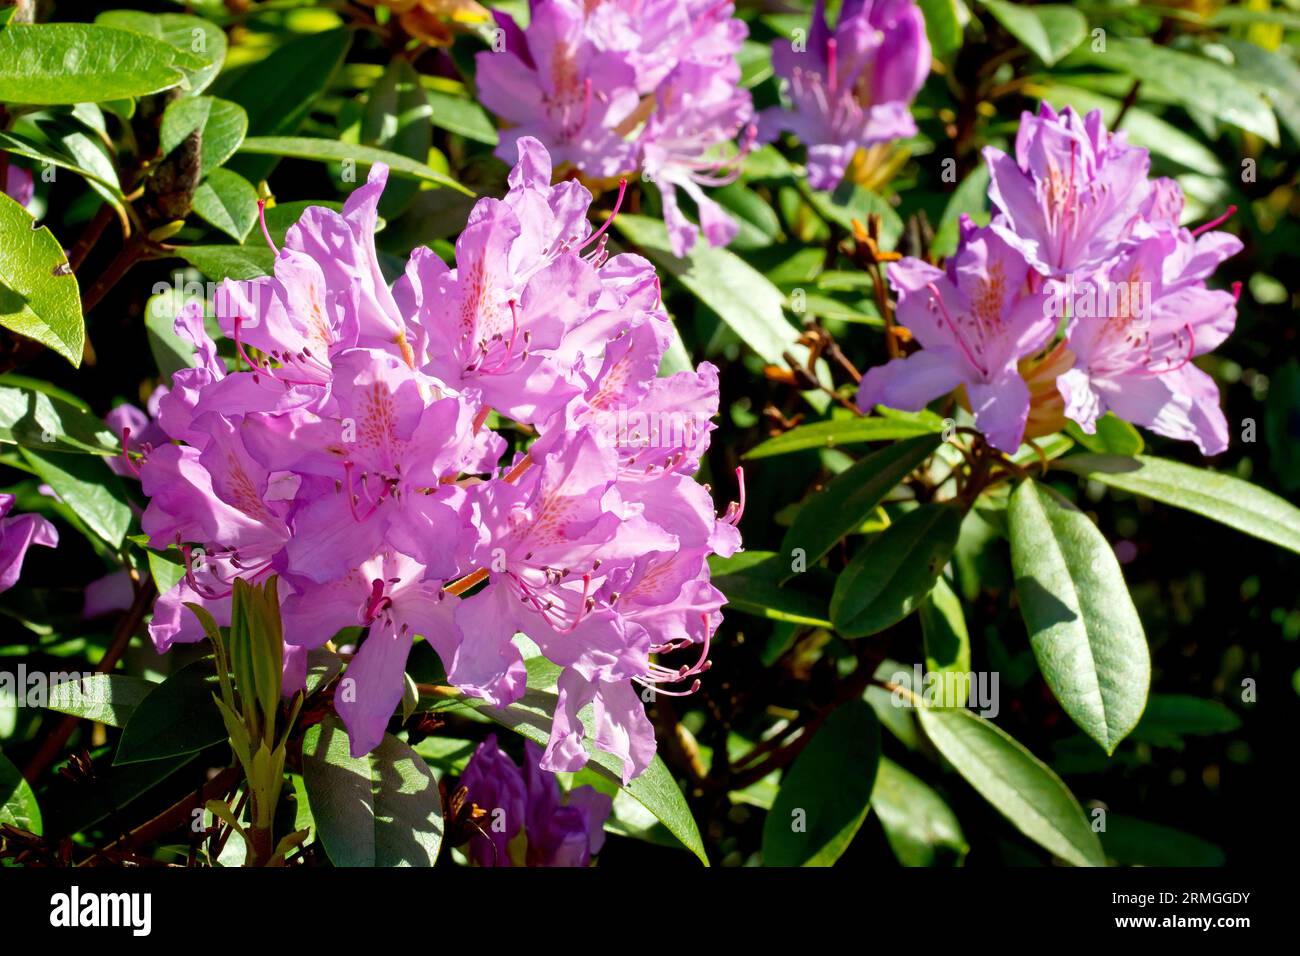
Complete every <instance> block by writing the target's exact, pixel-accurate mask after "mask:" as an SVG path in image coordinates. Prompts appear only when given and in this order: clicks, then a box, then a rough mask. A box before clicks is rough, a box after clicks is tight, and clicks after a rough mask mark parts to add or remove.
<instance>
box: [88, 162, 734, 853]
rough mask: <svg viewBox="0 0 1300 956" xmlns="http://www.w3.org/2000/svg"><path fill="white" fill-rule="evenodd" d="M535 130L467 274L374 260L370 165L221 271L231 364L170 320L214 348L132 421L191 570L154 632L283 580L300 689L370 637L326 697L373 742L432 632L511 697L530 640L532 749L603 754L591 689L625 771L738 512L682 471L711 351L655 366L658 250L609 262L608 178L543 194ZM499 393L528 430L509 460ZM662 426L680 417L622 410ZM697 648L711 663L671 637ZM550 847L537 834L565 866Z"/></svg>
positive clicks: (153, 532)
mask: <svg viewBox="0 0 1300 956" xmlns="http://www.w3.org/2000/svg"><path fill="white" fill-rule="evenodd" d="M518 145H519V162H518V164H517V165H516V166H515V168H514V170H513V171H512V172H511V174H510V179H509V182H510V191H509V192H508V194H507V195H506V196H505V197H504V198H503V199H501V200H492V199H485V200H482V201H480V202H479V203H478V204H477V205H476V206H475V207H474V209H473V210H472V212H471V214H470V218H469V223H468V225H467V227H466V229H465V231H464V232H463V233H462V235H461V236H460V239H459V241H458V242H457V246H456V262H455V265H454V267H453V268H448V267H447V265H446V264H445V263H443V262H442V261H441V260H440V259H439V258H438V257H437V256H436V255H434V253H432V252H431V251H429V250H428V249H418V250H416V251H415V252H414V253H413V254H412V256H411V258H410V261H409V262H408V263H407V268H406V270H405V272H404V274H403V275H402V276H401V277H400V278H399V279H398V281H397V282H396V283H394V284H393V285H392V286H391V287H389V286H388V285H387V283H386V282H385V281H384V280H383V277H382V275H381V274H380V273H379V272H378V266H377V255H376V252H375V248H374V242H373V235H372V233H373V227H374V209H375V207H376V205H377V203H378V201H379V197H380V192H381V190H382V188H383V184H384V181H385V178H386V170H385V169H384V168H383V167H382V166H379V167H376V168H375V169H373V170H372V172H371V175H370V178H369V181H368V182H367V184H366V185H365V186H363V187H361V188H359V189H358V190H357V191H356V192H355V193H354V194H353V195H352V197H350V198H349V199H348V201H347V203H346V204H345V205H344V210H343V214H342V215H339V214H337V213H332V212H330V211H329V210H320V209H312V210H309V211H308V212H307V213H305V214H304V216H303V218H302V219H301V220H300V221H299V223H298V224H297V225H295V226H294V227H292V228H291V229H290V230H289V233H288V236H287V238H286V241H285V246H284V248H283V249H280V250H277V255H276V259H275V267H274V274H273V275H271V276H268V277H265V278H263V279H257V280H253V281H250V282H228V283H226V284H225V285H224V286H223V288H222V289H221V290H220V294H219V295H218V296H217V302H216V311H217V318H218V321H219V324H220V326H221V328H222V330H223V331H224V332H225V334H226V335H228V336H229V337H230V338H231V339H233V342H234V351H235V354H236V355H237V359H236V360H235V361H234V362H232V363H231V365H229V366H228V365H227V363H226V362H225V361H224V360H223V359H221V358H220V357H219V356H218V354H217V348H216V344H215V343H214V342H213V341H212V339H211V338H209V336H208V334H207V332H206V331H205V328H204V323H203V315H202V313H201V311H200V310H199V309H198V307H197V306H191V307H189V308H187V309H186V310H184V311H182V313H181V315H180V316H178V318H177V320H176V325H175V327H176V331H177V333H178V334H179V335H180V336H181V337H182V338H184V339H187V340H189V341H190V342H191V343H193V346H194V352H195V357H196V363H195V366H194V367H192V368H186V369H182V370H180V371H179V372H177V373H176V375H175V376H174V377H173V382H172V388H171V390H170V391H168V392H166V394H163V395H161V396H159V397H158V398H157V401H156V402H152V403H151V411H154V410H155V409H154V408H153V407H152V406H156V416H155V421H154V422H153V423H150V422H148V420H147V419H146V418H145V417H144V416H143V414H142V413H139V412H138V411H135V410H133V409H122V410H119V411H116V412H115V413H114V423H115V426H118V425H120V426H122V427H123V430H124V431H125V432H126V433H127V434H126V437H127V444H128V446H129V447H131V448H132V449H133V450H134V451H135V452H136V453H138V454H139V455H140V456H141V457H142V458H143V461H142V464H141V465H140V466H139V473H140V477H141V487H142V489H143V491H144V493H145V494H146V495H147V496H148V497H149V505H148V508H147V509H146V511H145V514H144V516H143V518H142V521H141V524H142V527H143V529H144V531H145V533H146V534H148V535H149V538H150V544H151V546H152V547H154V548H158V549H165V548H168V547H171V546H178V547H179V548H180V551H181V556H182V558H183V560H184V562H185V574H184V576H183V577H182V578H181V580H180V581H179V582H178V583H177V585H176V586H175V587H174V588H172V589H171V590H169V591H168V592H167V593H166V594H164V595H162V596H161V597H159V599H158V601H157V604H156V606H155V609H154V616H153V620H152V622H151V624H150V634H151V636H152V638H153V640H154V643H155V645H156V646H157V647H158V649H159V650H160V651H163V650H166V649H167V648H168V647H170V646H171V645H172V644H173V643H176V642H187V641H197V640H201V639H202V636H203V633H202V630H201V628H200V627H199V626H198V623H197V621H196V620H195V618H194V616H193V615H192V614H190V613H189V612H188V611H187V610H186V609H185V605H186V604H197V605H199V606H200V607H203V608H204V609H206V610H207V611H208V612H209V613H211V614H212V616H213V617H214V619H215V620H216V621H217V623H218V624H220V625H226V624H228V623H229V620H230V610H231V609H230V603H231V593H232V589H233V585H234V581H235V579H236V578H244V579H246V580H250V581H257V580H261V579H264V578H266V577H269V576H270V575H277V576H278V577H279V578H280V581H281V584H282V586H281V588H280V591H279V593H280V596H281V615H282V618H283V622H284V634H285V643H286V653H285V683H284V687H285V690H286V693H292V692H293V691H294V690H296V689H298V688H300V687H301V686H302V684H303V680H304V675H305V669H304V668H305V655H306V651H307V650H308V649H310V648H315V647H320V646H322V645H323V644H325V643H326V642H327V641H329V640H330V639H331V638H333V637H334V636H335V635H336V634H337V633H338V632H339V631H340V630H342V629H344V628H353V627H361V628H364V629H365V633H364V635H363V636H362V638H361V640H360V642H359V649H358V650H357V652H356V654H355V655H354V656H352V657H351V659H350V660H349V662H348V666H347V669H346V672H345V673H344V675H343V677H342V678H341V680H340V682H339V684H338V687H337V689H336V692H335V695H334V703H335V708H336V710H337V711H338V713H339V715H340V716H341V717H342V719H343V721H344V724H345V725H346V726H347V729H348V734H349V737H350V743H351V749H352V753H353V754H354V755H360V754H363V753H366V752H367V751H369V750H371V749H373V748H374V747H375V746H377V745H378V744H379V742H380V741H381V740H382V739H383V735H384V733H385V730H386V728H387V726H388V724H389V721H390V720H391V718H392V716H393V713H394V711H395V710H396V709H397V706H398V703H399V702H400V700H401V697H402V693H403V690H404V687H405V678H404V676H403V675H404V671H405V666H406V661H407V657H408V655H409V653H410V650H411V646H412V643H413V641H415V640H420V639H423V640H425V641H428V643H429V644H430V646H431V647H433V649H434V650H435V651H436V652H437V653H438V655H439V657H440V658H441V660H442V663H443V665H444V667H445V668H446V671H447V675H448V680H449V682H451V683H452V684H454V685H455V686H456V687H457V688H459V689H460V690H461V691H463V692H464V693H466V694H471V695H475V696H478V697H482V698H484V699H486V700H488V701H490V702H491V703H493V704H497V705H505V704H510V703H512V702H514V701H516V700H518V699H519V698H520V697H521V696H522V695H523V693H524V691H525V689H526V682H527V671H526V668H525V666H524V661H523V658H522V655H521V651H520V649H519V646H517V645H516V644H515V641H514V638H515V636H516V634H520V633H522V634H524V635H526V636H527V637H529V638H531V640H532V641H533V642H534V643H535V644H536V645H537V646H538V647H540V648H541V649H542V651H543V653H544V654H545V655H546V656H547V657H548V658H550V660H552V661H553V662H554V663H556V664H558V665H560V667H561V668H563V673H562V676H561V677H560V679H559V687H558V691H559V693H558V702H557V713H556V716H555V720H554V726H553V730H552V740H551V742H550V745H549V746H548V747H547V749H546V752H545V754H544V755H541V754H540V753H539V759H544V761H545V765H546V768H547V769H549V770H560V769H563V770H576V769H577V768H578V767H580V766H582V764H583V763H585V761H586V759H587V749H586V738H587V736H588V732H587V728H586V727H585V726H584V725H583V723H582V721H581V720H579V719H578V712H579V711H580V710H581V709H582V708H583V707H585V706H586V705H587V704H592V705H593V719H592V720H591V721H590V723H591V725H592V733H591V736H592V737H594V741H595V743H596V745H597V746H599V747H602V748H604V749H605V750H606V751H608V752H609V753H611V754H614V755H615V756H618V757H620V758H621V759H622V760H623V764H624V779H625V780H630V779H631V777H632V776H634V775H635V774H637V773H640V772H641V771H642V770H644V769H645V767H646V766H647V765H648V764H649V762H650V760H651V759H652V758H653V756H654V752H655V742H654V734H653V730H652V728H651V726H650V723H649V721H648V720H647V718H646V716H645V712H644V708H643V705H642V702H641V699H640V697H639V696H638V694H637V692H636V691H635V690H634V684H642V685H649V686H654V687H656V688H658V689H659V691H660V692H662V693H684V692H688V691H686V690H683V689H680V688H679V689H677V690H674V689H673V687H674V686H676V685H680V684H682V683H683V682H685V681H687V680H691V679H692V678H694V676H695V675H696V674H699V673H702V672H703V671H704V670H705V669H706V668H707V666H708V661H707V651H708V647H709V641H710V637H711V635H712V633H713V631H714V630H716V628H717V626H718V623H719V621H720V619H721V615H720V613H719V609H720V608H721V606H722V603H723V598H722V596H721V595H720V594H719V593H718V592H717V591H716V590H715V589H714V588H713V587H712V586H711V585H710V584H709V576H708V566H707V563H706V559H707V558H708V556H709V555H710V554H712V553H722V554H729V553H732V552H734V551H735V550H736V549H737V548H738V547H739V544H740V542H739V535H738V532H737V531H736V528H735V523H736V520H737V518H738V512H737V511H736V510H734V509H733V510H731V511H729V512H728V516H727V517H726V518H722V519H720V518H719V517H718V516H717V514H716V513H715V512H714V508H713V504H712V501H711V500H710V499H709V496H708V494H707V492H706V491H705V490H704V488H703V487H702V486H700V485H699V484H697V483H696V482H695V481H694V480H693V478H692V477H691V475H692V474H693V473H694V471H695V470H696V469H697V468H698V467H699V462H700V457H701V456H702V455H703V454H704V452H705V450H706V449H707V447H708V438H709V434H710V431H711V429H712V425H711V423H710V422H709V421H708V418H709V417H711V416H712V415H713V414H714V413H716V411H717V407H718V385H717V372H716V370H715V369H714V368H713V367H712V366H709V365H703V366H701V367H700V369H699V370H698V371H696V372H693V373H682V374H678V375H675V376H673V377H671V378H665V379H659V378H657V377H656V375H657V370H658V367H659V364H660V361H661V359H662V357H663V353H664V351H665V349H666V347H667V344H668V341H669V339H670V331H671V329H670V326H669V320H668V317H667V315H666V314H665V313H664V311H663V307H662V304H661V302H660V300H659V289H658V279H657V278H656V276H655V273H654V270H653V268H652V267H651V266H650V264H649V263H648V262H646V260H644V259H642V258H641V257H639V256H633V255H619V256H613V257H611V256H610V255H609V254H608V252H607V251H606V248H605V241H604V236H603V232H604V230H603V229H601V230H597V231H596V232H593V231H592V229H591V226H590V225H589V224H588V222H587V218H586V213H587V209H588V207H589V205H590V202H591V194H590V193H588V192H587V190H586V189H584V188H583V187H582V186H580V185H578V184H577V183H573V182H566V183H561V184H559V185H556V186H552V185H551V173H552V169H551V158H550V156H549V154H548V153H547V152H546V150H545V148H544V147H543V146H542V145H541V144H540V143H539V142H537V140H535V139H532V138H531V137H521V138H520V139H519V141H518ZM629 409H630V410H631V412H632V415H631V416H629V415H628V412H629ZM494 413H495V415H496V416H498V417H499V418H502V419H513V420H514V421H515V422H516V423H520V424H522V425H526V426H528V429H527V430H528V431H530V432H532V433H535V434H536V435H537V437H536V440H535V441H533V443H532V445H531V446H530V447H528V448H527V451H526V452H523V451H521V452H518V453H516V455H515V457H514V459H513V460H512V461H511V462H510V465H509V467H508V468H505V467H501V466H500V465H499V461H500V459H501V456H502V454H503V451H504V449H505V447H506V443H505V440H504V439H503V437H502V436H500V435H498V434H497V433H496V432H495V431H493V430H492V429H491V428H489V427H487V423H488V421H489V418H490V416H491V415H492V414H494ZM620 416H621V418H620ZM661 419H663V420H670V421H680V422H683V423H684V424H685V425H687V426H688V427H686V428H684V429H675V428H669V429H666V430H665V429H659V428H656V429H655V430H654V432H653V434H651V433H649V432H643V431H642V430H641V425H640V424H634V425H633V427H632V430H631V431H630V432H629V431H628V430H627V429H624V430H623V431H622V432H620V431H619V430H618V428H617V427H611V420H612V421H614V422H618V421H620V420H623V421H627V420H631V421H633V422H636V423H642V422H643V421H654V422H659V421H660V420H661ZM147 428H154V429H157V431H158V434H156V435H152V434H151V435H145V434H144V430H145V429H147ZM137 430H139V431H140V438H141V439H143V440H140V441H138V442H134V443H133V442H132V441H131V439H133V438H135V437H136V433H137ZM480 583H482V584H483V586H482V587H481V588H479V589H478V590H471V589H472V588H474V587H475V586H477V585H479V584H480ZM462 595H463V596H462ZM690 645H699V649H698V655H697V656H696V658H695V662H694V663H692V664H681V665H678V666H676V667H668V666H666V665H663V664H660V663H658V662H657V661H656V660H654V659H652V658H653V657H655V656H657V655H667V654H672V653H675V652H677V651H682V650H685V649H686V648H687V647H689V646H690ZM697 683H698V681H695V684H697ZM693 687H694V684H692V689H693ZM558 812H560V811H558V810H557V813H558ZM566 812H567V811H566ZM538 833H539V834H542V835H540V836H538V837H537V840H538V846H544V845H548V844H546V840H548V839H550V837H546V836H545V834H544V833H543V830H538ZM562 838H563V839H562ZM555 839H556V840H557V841H558V842H557V843H556V844H555V846H554V848H553V850H550V851H547V852H548V853H549V854H550V855H551V856H552V857H553V858H555V859H564V858H568V857H567V856H566V854H569V853H571V852H573V850H574V848H572V847H568V848H567V849H566V847H567V846H568V844H567V843H566V840H567V839H568V838H567V837H565V836H564V834H563V833H560V834H558V835H557V836H556V837H555Z"/></svg>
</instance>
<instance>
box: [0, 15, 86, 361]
mask: <svg viewBox="0 0 1300 956" xmlns="http://www.w3.org/2000/svg"><path fill="white" fill-rule="evenodd" d="M10 29H13V28H10ZM8 32H9V31H8V30H6V31H4V33H0V37H3V36H4V35H5V33H8ZM0 326H3V327H4V328H6V329H9V330H10V331H12V332H17V333H18V334H19V335H23V336H26V337H27V338H29V339H35V340H36V341H37V342H40V343H41V344H42V345H45V346H47V347H49V348H50V349H53V350H54V351H55V352H58V353H59V354H60V355H62V356H63V357H64V358H66V359H67V360H68V361H69V362H71V363H72V364H73V365H74V366H79V365H81V352H82V349H83V347H84V343H85V336H86V327H85V323H84V321H83V320H82V317H81V295H80V290H79V289H78V287H77V278H76V276H74V275H73V274H72V270H71V268H69V266H68V257H67V256H66V255H65V254H64V252H63V247H62V246H60V245H59V241H58V240H57V239H55V238H54V236H53V234H52V233H51V232H50V231H49V230H48V229H46V228H45V227H44V226H40V227H39V228H38V227H37V225H36V221H35V220H34V219H33V218H32V216H31V214H30V213H28V212H27V210H25V209H24V208H23V207H22V206H20V205H18V203H16V202H14V201H13V200H12V199H10V198H9V197H8V196H7V195H5V194H4V193H3V192H0Z"/></svg>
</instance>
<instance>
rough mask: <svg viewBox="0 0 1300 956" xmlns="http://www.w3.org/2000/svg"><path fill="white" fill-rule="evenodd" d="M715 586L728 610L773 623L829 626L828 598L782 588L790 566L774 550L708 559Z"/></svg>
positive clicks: (808, 592) (799, 590)
mask: <svg viewBox="0 0 1300 956" xmlns="http://www.w3.org/2000/svg"><path fill="white" fill-rule="evenodd" d="M709 568H710V571H711V572H712V575H713V585H714V587H716V588H717V589H718V590H720V591H721V592H722V593H723V595H725V596H726V598H727V604H726V606H727V607H730V608H734V609H735V610H738V611H744V612H745V613H746V614H754V615H757V616H758V617H766V618H771V619H772V620H774V621H788V622H790V623H792V624H807V625H810V626H812V627H830V626H831V622H830V614H829V613H828V612H827V609H826V599H825V598H823V597H821V596H820V595H818V594H815V593H813V592H810V591H805V590H801V589H800V588H797V587H783V586H782V584H781V582H782V581H783V580H785V579H786V578H787V577H789V575H790V570H791V569H790V563H789V562H788V561H786V560H783V559H782V557H781V555H779V554H776V553H775V552H772V551H742V552H740V553H739V554H736V555H734V556H733V557H730V558H720V557H717V556H716V555H715V556H713V557H711V558H710V559H709Z"/></svg>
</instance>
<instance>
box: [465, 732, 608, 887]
mask: <svg viewBox="0 0 1300 956" xmlns="http://www.w3.org/2000/svg"><path fill="white" fill-rule="evenodd" d="M541 759H542V750H541V748H540V747H538V746H537V745H536V744H534V743H533V742H532V741H526V742H525V743H524V769H523V772H520V770H519V768H518V767H517V766H516V765H515V762H514V761H513V760H511V759H510V758H509V757H508V756H507V755H506V754H504V753H502V752H501V749H500V748H499V747H498V746H497V739H496V735H495V734H489V735H488V737H487V739H486V740H484V741H483V743H481V744H479V745H478V749H477V750H475V751H474V756H473V757H471V758H470V761H469V764H468V765H467V766H466V767H465V772H464V773H463V774H462V775H461V778H460V782H461V785H462V786H464V787H465V789H466V791H467V794H466V798H467V799H468V800H469V801H470V802H471V803H473V805H474V806H475V807H477V808H479V809H481V810H483V811H484V814H483V817H482V819H481V820H480V821H479V822H478V824H477V825H476V832H475V835H473V836H472V837H471V838H470V842H469V846H468V848H467V851H466V853H467V855H468V856H469V859H470V861H471V862H472V863H474V864H476V865H478V866H588V865H590V864H591V858H592V857H593V856H595V855H596V854H597V853H599V852H600V848H601V847H602V846H603V845H604V843H605V831H604V829H603V827H604V825H605V821H606V820H607V819H608V818H609V813H610V810H611V809H612V807H613V801H612V800H611V799H610V798H609V797H608V796H607V795H606V794H603V793H601V792H600V791H599V790H596V789H595V788H594V787H574V788H573V789H572V790H570V791H569V792H568V793H567V794H562V793H561V792H560V785H559V783H558V782H557V781H556V779H555V774H553V773H548V772H547V771H546V770H543V769H541V768H540V767H539V766H538V764H539V762H540V761H541Z"/></svg>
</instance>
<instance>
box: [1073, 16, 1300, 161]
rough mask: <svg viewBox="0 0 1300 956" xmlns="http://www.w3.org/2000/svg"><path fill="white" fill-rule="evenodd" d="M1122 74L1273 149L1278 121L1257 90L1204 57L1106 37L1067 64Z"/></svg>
mask: <svg viewBox="0 0 1300 956" xmlns="http://www.w3.org/2000/svg"><path fill="white" fill-rule="evenodd" d="M1076 62H1077V63H1081V64H1087V65H1091V66H1097V67H1100V68H1101V69H1103V70H1113V71H1116V72H1120V73H1127V74H1129V75H1130V76H1132V77H1134V78H1135V79H1140V80H1141V81H1142V85H1143V86H1144V87H1147V86H1149V87H1151V88H1153V89H1156V90H1159V91H1160V92H1161V93H1163V94H1166V95H1168V96H1171V97H1173V98H1174V99H1175V100H1177V101H1178V102H1179V103H1182V104H1183V105H1184V106H1186V107H1187V108H1188V109H1192V110H1199V111H1203V112H1205V113H1209V114H1210V115H1211V116H1214V117H1215V118H1217V119H1220V120H1222V121H1223V122H1225V123H1228V124H1230V125H1232V126H1238V127H1240V128H1241V129H1244V130H1247V131H1249V132H1251V133H1255V134H1256V135H1258V136H1261V137H1263V138H1264V139H1265V140H1266V141H1267V142H1268V143H1270V144H1271V145H1273V146H1276V145H1278V137H1277V119H1276V117H1274V115H1273V110H1272V108H1271V107H1270V106H1269V104H1268V101H1267V100H1266V99H1265V98H1264V96H1263V94H1262V93H1260V91H1259V89H1258V88H1257V87H1255V86H1254V85H1252V84H1251V83H1249V82H1247V81H1246V80H1245V79H1243V78H1242V77H1240V76H1239V75H1238V74H1236V73H1234V72H1233V71H1232V70H1231V69H1229V68H1228V67H1226V66H1224V65H1223V64H1221V63H1218V62H1216V61H1214V60H1211V59H1209V58H1207V57H1203V56H1196V55H1195V54H1192V53H1184V52H1182V51H1181V50H1172V49H1170V48H1169V47H1164V46H1159V45H1157V44H1155V43H1152V42H1151V41H1150V40H1134V39H1125V38H1123V37H1118V36H1114V35H1111V36H1108V37H1107V38H1106V50H1105V52H1100V51H1098V52H1093V51H1091V50H1089V49H1088V47H1086V46H1085V47H1082V48H1080V49H1079V51H1078V52H1077V53H1076V54H1075V55H1074V57H1072V58H1071V60H1070V63H1071V64H1075V63H1076Z"/></svg>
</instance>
